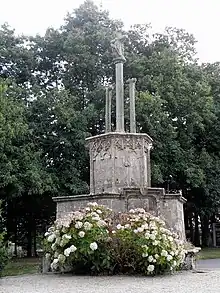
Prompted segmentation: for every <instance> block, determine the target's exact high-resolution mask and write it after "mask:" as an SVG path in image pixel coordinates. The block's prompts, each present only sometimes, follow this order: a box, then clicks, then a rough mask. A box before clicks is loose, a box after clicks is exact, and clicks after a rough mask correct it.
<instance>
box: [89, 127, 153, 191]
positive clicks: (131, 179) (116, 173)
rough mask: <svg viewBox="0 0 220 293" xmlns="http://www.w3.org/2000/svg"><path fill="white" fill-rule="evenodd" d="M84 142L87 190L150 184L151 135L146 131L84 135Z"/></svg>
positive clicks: (119, 189)
mask: <svg viewBox="0 0 220 293" xmlns="http://www.w3.org/2000/svg"><path fill="white" fill-rule="evenodd" d="M87 144H88V146H89V152H90V193H91V194H100V193H113V194H115V193H119V194H120V193H121V192H122V190H123V188H125V187H138V188H146V187H148V186H150V178H151V174H150V149H151V146H152V139H151V138H150V137H149V136H148V135H147V134H135V133H132V134H131V133H116V132H112V133H106V134H103V135H98V136H94V137H90V138H87Z"/></svg>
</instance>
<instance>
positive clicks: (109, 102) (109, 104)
mask: <svg viewBox="0 0 220 293" xmlns="http://www.w3.org/2000/svg"><path fill="white" fill-rule="evenodd" d="M111 107H112V88H111V87H107V88H106V100H105V132H106V133H107V132H111V123H112V122H111Z"/></svg>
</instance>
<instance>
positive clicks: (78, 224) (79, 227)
mask: <svg viewBox="0 0 220 293" xmlns="http://www.w3.org/2000/svg"><path fill="white" fill-rule="evenodd" d="M82 225H83V223H82V222H80V221H78V222H76V224H75V228H76V229H81V228H82Z"/></svg>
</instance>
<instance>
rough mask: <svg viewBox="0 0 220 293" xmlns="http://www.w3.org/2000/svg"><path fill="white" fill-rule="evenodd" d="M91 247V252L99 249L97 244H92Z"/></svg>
mask: <svg viewBox="0 0 220 293" xmlns="http://www.w3.org/2000/svg"><path fill="white" fill-rule="evenodd" d="M89 247H90V249H91V250H93V251H94V250H96V249H97V248H98V245H97V243H96V242H92V243H91V244H90V245H89Z"/></svg>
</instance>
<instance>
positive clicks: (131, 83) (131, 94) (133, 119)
mask: <svg viewBox="0 0 220 293" xmlns="http://www.w3.org/2000/svg"><path fill="white" fill-rule="evenodd" d="M136 81H137V79H136V78H130V79H128V81H127V82H128V84H129V99H130V132H131V133H136V115H135V83H136Z"/></svg>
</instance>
